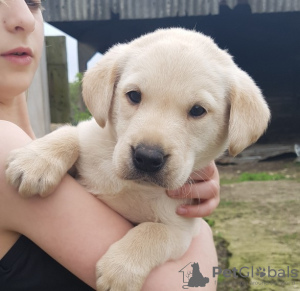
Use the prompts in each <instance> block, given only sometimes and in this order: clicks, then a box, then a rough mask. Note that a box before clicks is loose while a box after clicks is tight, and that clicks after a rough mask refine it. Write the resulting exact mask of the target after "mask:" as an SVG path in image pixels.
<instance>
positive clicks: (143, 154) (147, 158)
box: [132, 144, 168, 174]
mask: <svg viewBox="0 0 300 291" xmlns="http://www.w3.org/2000/svg"><path fill="white" fill-rule="evenodd" d="M167 157H168V156H167V155H165V154H164V151H163V150H162V149H161V148H159V147H157V146H149V145H144V144H140V145H138V146H137V147H135V148H134V147H132V161H133V164H134V166H135V168H136V169H137V170H139V171H142V172H145V173H149V174H150V173H156V172H158V171H159V170H161V169H162V168H163V166H164V165H165V163H166V160H167Z"/></svg>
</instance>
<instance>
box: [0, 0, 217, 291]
mask: <svg viewBox="0 0 300 291" xmlns="http://www.w3.org/2000/svg"><path fill="white" fill-rule="evenodd" d="M0 36H1V40H0V290H5V291H9V290H22V291H23V290H30V291H34V290H38V291H40V290H43V291H44V290H59V291H60V290H72V291H73V290H92V289H93V288H95V283H96V279H95V265H96V262H97V261H98V260H99V258H101V256H102V255H103V254H104V253H105V252H106V251H107V249H108V247H109V246H110V245H111V244H113V243H114V242H115V241H117V240H119V239H120V238H121V237H122V236H124V235H125V234H126V232H127V231H128V230H129V229H130V228H131V227H133V226H132V225H131V224H130V223H129V222H128V221H126V220H125V219H124V218H122V217H121V216H120V215H118V214H117V213H115V212H114V211H112V210H111V209H110V208H108V207H107V206H106V205H105V204H103V203H102V202H101V201H100V200H98V199H96V198H95V197H94V196H92V195H90V194H89V193H87V192H86V191H85V189H84V188H82V187H81V186H80V185H79V184H78V183H77V182H76V181H75V180H73V179H72V178H71V177H69V176H68V175H66V177H65V178H64V179H63V181H62V182H61V184H60V185H59V187H58V188H57V189H56V190H55V192H54V193H53V194H52V195H50V196H49V197H48V198H46V199H42V198H40V197H38V196H36V197H33V198H30V199H24V198H21V197H20V196H19V195H18V193H17V191H16V190H15V189H14V188H13V187H11V186H10V185H8V184H7V182H6V179H5V164H6V159H7V156H8V154H9V152H10V151H11V150H13V149H15V148H19V147H22V146H24V145H26V144H27V143H29V142H30V141H31V140H32V139H34V138H35V137H34V133H33V130H32V128H31V125H30V122H29V117H28V112H27V106H26V91H27V89H28V87H29V85H30V83H31V81H32V79H33V76H34V74H35V71H36V69H37V67H38V64H39V60H40V56H41V53H42V47H43V42H44V39H43V17H42V12H41V1H40V0H5V1H4V0H0ZM197 177H207V178H206V179H205V180H202V181H199V182H198V183H195V184H194V185H192V186H190V185H186V186H183V187H182V188H181V189H178V190H177V191H172V192H170V193H169V195H170V196H172V197H174V199H180V198H182V197H183V196H185V195H186V193H187V192H188V196H189V197H195V198H199V197H200V198H201V199H203V203H201V204H200V205H193V206H192V205H188V206H187V205H183V206H182V207H180V208H179V209H178V210H177V212H178V215H183V216H187V217H192V216H193V217H202V216H205V215H208V214H210V213H211V212H212V211H213V210H214V209H215V208H216V206H217V205H218V203H219V177H218V171H217V169H216V167H215V165H214V164H213V163H212V164H211V165H210V166H209V167H207V168H206V169H205V170H202V171H199V172H198V173H196V174H195V177H192V178H195V179H197ZM189 262H198V263H199V266H200V271H201V272H202V274H203V275H204V276H205V277H210V283H209V284H208V285H207V286H206V287H207V288H206V289H205V290H216V285H215V282H214V281H215V278H214V279H213V278H212V277H211V276H212V268H213V266H217V256H216V251H215V247H214V243H213V239H212V234H211V230H210V228H209V227H208V226H207V224H206V223H205V222H204V221H203V223H202V228H201V231H200V235H198V236H197V237H196V238H195V239H194V240H193V242H192V244H191V246H190V248H189V250H188V251H187V253H186V254H185V255H184V256H183V257H182V258H181V259H179V260H177V261H173V262H168V263H165V264H164V265H162V266H160V267H158V268H156V269H155V270H153V271H152V272H151V273H150V275H149V277H148V278H147V280H146V282H145V284H144V287H143V290H152V291H153V290H155V291H159V290H164V291H166V290H172V291H173V290H182V284H183V281H182V275H181V273H178V271H179V270H180V269H182V268H183V267H184V266H185V265H187V264H188V263H189ZM120 291H122V290H120Z"/></svg>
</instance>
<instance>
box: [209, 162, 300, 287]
mask: <svg viewBox="0 0 300 291" xmlns="http://www.w3.org/2000/svg"><path fill="white" fill-rule="evenodd" d="M219 170H220V175H221V179H222V180H223V181H226V184H224V185H222V186H221V203H220V206H219V207H218V209H217V210H216V211H215V213H214V214H213V215H212V216H211V217H210V218H211V219H213V220H214V222H215V225H214V227H213V230H214V234H215V236H216V238H222V239H225V240H226V241H227V242H228V243H229V245H228V251H229V252H230V253H231V254H232V256H231V257H230V258H229V262H228V264H229V268H230V269H232V268H236V269H237V270H238V271H240V269H241V268H243V267H244V268H243V269H242V272H241V273H242V275H243V276H247V274H248V273H249V279H250V280H248V286H244V287H243V288H242V286H241V285H238V284H246V283H247V281H243V280H240V279H239V278H233V275H232V276H231V278H226V277H224V276H221V278H220V280H219V289H218V290H227V291H230V290H266V291H271V290H276V291H277V290H300V166H299V164H295V163H293V162H291V161H281V162H272V163H259V164H253V165H240V166H228V167H219ZM246 170H247V171H248V172H251V173H256V172H262V171H266V172H267V173H272V174H273V173H280V174H283V175H284V176H285V177H286V178H287V180H278V181H251V182H241V183H236V182H235V181H236V178H237V176H238V175H239V174H240V173H241V172H244V171H246ZM231 180H232V181H233V183H230V181H231ZM258 271H259V273H258V274H256V273H257V272H258ZM230 281H231V282H235V283H236V282H238V284H233V285H232V284H229V286H230V287H229V286H227V287H226V283H229V282H230Z"/></svg>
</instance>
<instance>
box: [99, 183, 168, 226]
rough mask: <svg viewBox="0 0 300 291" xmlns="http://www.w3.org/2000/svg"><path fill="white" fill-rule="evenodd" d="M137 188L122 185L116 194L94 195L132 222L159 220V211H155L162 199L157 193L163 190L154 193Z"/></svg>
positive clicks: (161, 192)
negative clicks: (121, 188)
mask: <svg viewBox="0 0 300 291" xmlns="http://www.w3.org/2000/svg"><path fill="white" fill-rule="evenodd" d="M137 188H139V187H137ZM137 188H132V187H124V188H123V190H122V191H120V192H119V193H117V194H104V195H103V194H102V195H101V194H100V195H98V194H96V196H97V197H98V198H99V199H101V200H102V201H103V202H105V203H106V204H107V205H108V206H109V207H111V208H112V209H114V210H115V211H117V212H118V213H119V214H121V215H122V216H123V217H125V218H126V219H128V220H129V221H131V222H133V223H142V222H146V221H153V222H161V219H160V213H159V212H158V211H157V204H158V203H159V202H160V201H161V200H162V199H160V198H159V195H157V194H161V195H166V194H165V193H163V191H159V192H160V193H156V194H154V193H153V192H151V191H149V190H148V191H147V190H145V189H137Z"/></svg>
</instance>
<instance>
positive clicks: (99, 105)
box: [82, 44, 126, 127]
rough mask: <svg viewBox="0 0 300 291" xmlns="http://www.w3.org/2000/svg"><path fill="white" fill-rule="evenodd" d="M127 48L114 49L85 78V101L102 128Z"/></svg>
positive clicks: (87, 72)
mask: <svg viewBox="0 0 300 291" xmlns="http://www.w3.org/2000/svg"><path fill="white" fill-rule="evenodd" d="M125 47H126V45H124V44H123V45H115V46H114V47H112V48H111V49H110V50H109V51H108V52H107V53H105V54H104V56H103V57H102V58H101V59H100V61H99V62H98V63H97V64H96V65H95V66H94V67H93V68H91V69H89V70H87V71H86V73H85V74H84V77H83V82H82V95H83V99H84V101H85V104H86V106H87V108H88V109H89V111H90V112H91V114H92V115H93V117H94V118H95V120H96V121H97V123H98V124H99V125H100V126H101V127H104V126H105V124H106V121H107V119H108V114H109V110H110V106H111V103H112V98H113V95H114V89H115V84H116V82H117V81H118V78H119V75H120V67H121V66H120V64H119V62H120V59H121V56H122V55H123V52H124V50H125Z"/></svg>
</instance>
